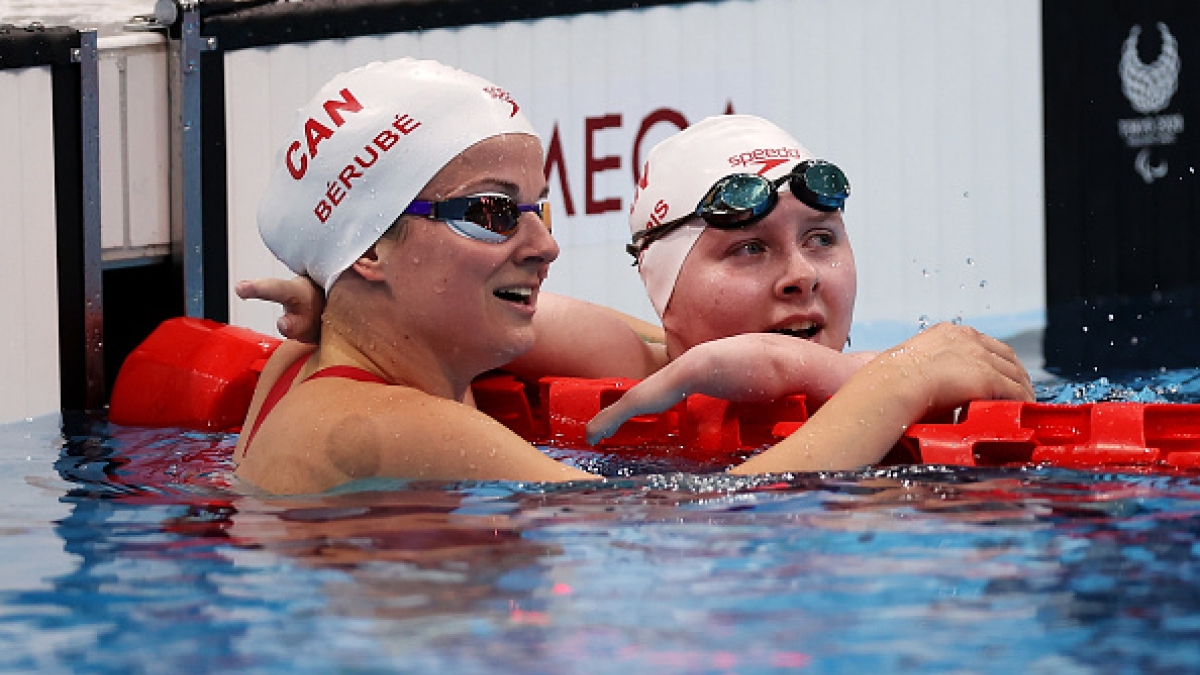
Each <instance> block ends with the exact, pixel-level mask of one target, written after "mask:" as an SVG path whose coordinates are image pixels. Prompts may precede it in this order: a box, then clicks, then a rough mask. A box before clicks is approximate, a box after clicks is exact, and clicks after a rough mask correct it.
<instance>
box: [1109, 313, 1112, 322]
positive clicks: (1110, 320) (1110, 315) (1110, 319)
mask: <svg viewBox="0 0 1200 675" xmlns="http://www.w3.org/2000/svg"><path fill="white" fill-rule="evenodd" d="M1112 320H1113V315H1112V314H1109V315H1108V321H1109V323H1112Z"/></svg>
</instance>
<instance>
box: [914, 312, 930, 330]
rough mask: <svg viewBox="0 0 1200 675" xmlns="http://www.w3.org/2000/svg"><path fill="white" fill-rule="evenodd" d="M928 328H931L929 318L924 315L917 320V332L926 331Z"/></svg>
mask: <svg viewBox="0 0 1200 675" xmlns="http://www.w3.org/2000/svg"><path fill="white" fill-rule="evenodd" d="M926 328H929V317H928V316H925V315H924V314H922V315H921V317H920V318H918V319H917V330H925V329H926Z"/></svg>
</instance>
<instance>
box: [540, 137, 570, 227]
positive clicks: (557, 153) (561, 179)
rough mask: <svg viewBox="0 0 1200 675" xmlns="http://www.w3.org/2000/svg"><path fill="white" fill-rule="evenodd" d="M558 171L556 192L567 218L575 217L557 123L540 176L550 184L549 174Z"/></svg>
mask: <svg viewBox="0 0 1200 675" xmlns="http://www.w3.org/2000/svg"><path fill="white" fill-rule="evenodd" d="M555 169H558V191H559V192H560V193H561V194H562V202H563V207H564V208H565V209H566V211H567V215H568V216H573V215H575V200H574V199H572V198H571V181H569V180H568V179H567V159H566V156H565V155H563V148H562V139H561V138H559V135H558V122H555V123H554V131H552V132H550V146H549V147H548V148H546V163H545V164H543V165H542V175H543V176H545V178H546V182H547V183H549V182H550V172H552V171H554V170H555Z"/></svg>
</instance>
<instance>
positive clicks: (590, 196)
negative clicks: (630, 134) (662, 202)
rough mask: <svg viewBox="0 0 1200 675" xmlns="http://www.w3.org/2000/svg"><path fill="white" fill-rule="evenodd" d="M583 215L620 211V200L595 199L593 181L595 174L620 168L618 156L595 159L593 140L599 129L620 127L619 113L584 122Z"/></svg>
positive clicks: (592, 118) (615, 198)
mask: <svg viewBox="0 0 1200 675" xmlns="http://www.w3.org/2000/svg"><path fill="white" fill-rule="evenodd" d="M583 126H584V132H585V136H584V145H585V146H586V147H585V148H584V174H585V178H584V188H583V193H584V194H583V199H584V213H586V214H588V215H595V214H598V213H607V212H608V211H620V210H621V198H620V197H609V198H608V199H605V200H603V201H597V200H596V198H595V194H596V193H595V184H594V183H593V179H594V178H595V177H596V174H598V173H600V172H601V171H608V170H611V169H619V168H621V157H620V156H618V155H607V156H604V157H596V156H595V155H594V152H595V138H596V132H597V131H600V130H601V129H611V128H613V127H619V126H621V115H620V113H616V114H611V115H604V116H602V117H588V118H586V119H585V120H584V123H583Z"/></svg>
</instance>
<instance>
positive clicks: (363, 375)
mask: <svg viewBox="0 0 1200 675" xmlns="http://www.w3.org/2000/svg"><path fill="white" fill-rule="evenodd" d="M307 362H308V358H307V357H304V358H299V359H296V362H295V363H293V364H292V365H290V366H288V367H287V370H285V371H283V374H282V375H280V376H279V379H278V380H275V384H274V385H272V386H271V391H269V392H267V398H266V399H264V400H263V404H262V407H261V408H259V409H258V416H257V417H255V418H254V425H253V426H251V427H250V435H249V436H247V437H246V445H245V446H243V447H242V456H243V457H245V456H246V453H247V452H249V450H250V444H251V443H253V442H254V435H255V434H257V433H258V428H259V427H261V426H262V423H263V421H264V420H266V419H267V415H269V414H271V411H272V410H273V409H274V408H275V406H276V404H278V403H279V400H280V399H282V398H283V397H284V395H285V394H287V393H288V391H289V390H290V389H291V388H292V383H293V382H295V381H296V377H298V376H299V375H300V369H301V368H303V367H304V364H305V363H307ZM322 377H340V378H343V379H347V380H355V381H357V382H378V383H379V384H388V381H387V380H385V379H383V378H382V377H380V376H378V375H376V374H375V373H372V372H371V371H369V370H363V369H362V368H356V367H354V366H329V367H328V368H322V369H320V370H318V371H317V372H315V373H313V374H312V375H309V376H308V377H306V378H304V381H305V382H307V381H309V380H316V379H320V378H322Z"/></svg>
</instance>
